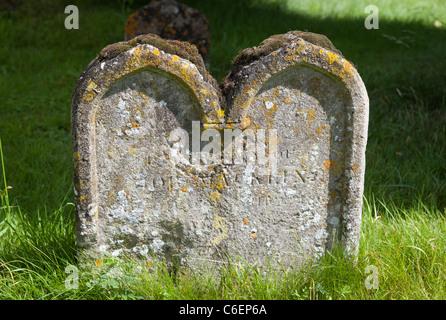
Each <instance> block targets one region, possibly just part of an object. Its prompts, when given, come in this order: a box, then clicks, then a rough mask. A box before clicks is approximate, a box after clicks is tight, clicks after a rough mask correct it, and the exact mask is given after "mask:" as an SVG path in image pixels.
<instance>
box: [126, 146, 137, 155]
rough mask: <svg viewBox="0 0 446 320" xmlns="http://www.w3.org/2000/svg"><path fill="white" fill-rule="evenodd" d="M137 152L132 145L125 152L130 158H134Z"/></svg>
mask: <svg viewBox="0 0 446 320" xmlns="http://www.w3.org/2000/svg"><path fill="white" fill-rule="evenodd" d="M137 151H138V148H136V147H135V146H134V145H132V146H130V148H129V149H128V150H127V152H128V153H129V154H130V155H132V156H134V155H135V154H136V152H137Z"/></svg>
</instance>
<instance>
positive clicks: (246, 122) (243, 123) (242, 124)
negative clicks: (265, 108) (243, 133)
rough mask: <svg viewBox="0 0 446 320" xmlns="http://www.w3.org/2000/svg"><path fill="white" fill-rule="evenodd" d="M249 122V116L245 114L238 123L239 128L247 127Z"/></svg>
mask: <svg viewBox="0 0 446 320" xmlns="http://www.w3.org/2000/svg"><path fill="white" fill-rule="evenodd" d="M250 124H251V118H250V117H249V116H247V117H245V118H244V119H243V120H242V122H241V123H240V128H242V130H244V129H246V128H248V127H249V125H250Z"/></svg>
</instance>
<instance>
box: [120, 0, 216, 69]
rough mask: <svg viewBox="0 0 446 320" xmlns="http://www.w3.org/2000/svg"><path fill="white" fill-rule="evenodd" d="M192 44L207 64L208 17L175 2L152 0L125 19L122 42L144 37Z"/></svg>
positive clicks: (208, 42) (171, 0)
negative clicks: (156, 37) (157, 36)
mask: <svg viewBox="0 0 446 320" xmlns="http://www.w3.org/2000/svg"><path fill="white" fill-rule="evenodd" d="M148 33H150V34H156V35H159V36H160V37H161V38H163V39H171V40H181V41H187V42H189V43H192V44H194V45H195V46H196V47H197V48H198V51H199V52H200V54H201V56H202V57H203V60H204V62H205V63H206V64H208V63H209V46H210V38H211V33H210V31H209V22H208V20H207V18H206V17H205V16H204V15H203V14H202V13H201V12H199V11H198V10H197V9H194V8H191V7H189V6H186V5H185V4H183V3H181V2H178V1H175V0H153V1H152V2H151V3H150V4H148V5H146V6H143V7H141V8H139V9H138V10H136V11H135V12H133V13H131V14H130V15H129V16H128V17H127V21H126V24H125V37H124V38H125V40H130V39H132V38H134V37H136V36H139V35H143V34H148Z"/></svg>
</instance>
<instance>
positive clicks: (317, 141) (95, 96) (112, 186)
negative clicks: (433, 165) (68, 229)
mask: <svg viewBox="0 0 446 320" xmlns="http://www.w3.org/2000/svg"><path fill="white" fill-rule="evenodd" d="M194 50H195V51H194ZM367 124H368V97H367V92H366V89H365V87H364V85H363V83H362V80H361V78H360V76H359V74H358V73H357V71H356V69H355V68H354V66H353V65H352V64H351V63H350V62H348V61H347V60H346V59H345V58H344V57H343V56H342V54H341V53H340V52H339V51H337V50H336V49H335V48H334V47H333V46H332V44H331V42H330V41H329V40H328V39H327V38H325V37H324V36H321V35H317V34H312V33H303V32H290V33H287V34H284V35H276V36H272V37H270V38H268V39H267V40H265V41H264V42H262V43H261V44H260V45H259V46H258V47H254V48H249V49H245V50H243V51H242V52H241V53H240V55H239V56H238V57H236V59H235V60H234V67H233V69H232V71H231V73H230V74H229V75H228V76H227V77H226V79H225V80H224V81H223V83H222V84H221V85H220V86H217V84H216V81H215V80H214V79H213V78H212V76H211V75H209V74H208V73H207V71H206V69H205V68H204V66H203V62H202V60H201V58H200V56H199V54H198V52H197V51H196V49H195V47H192V46H191V45H189V44H187V43H182V42H178V41H169V40H162V39H159V38H157V37H152V36H140V37H137V38H135V39H132V40H131V41H129V42H123V43H117V44H113V45H110V46H108V47H106V48H104V50H103V51H102V52H101V53H100V55H99V56H98V57H97V58H96V59H94V60H93V61H92V62H91V63H90V64H89V66H88V67H87V68H86V69H85V71H84V72H83V73H82V75H81V77H80V79H79V81H78V83H77V86H76V88H75V91H74V93H73V99H72V139H73V163H74V179H75V180H74V181H75V197H76V212H77V214H76V216H77V235H78V245H79V247H80V248H83V250H85V251H86V252H89V253H91V255H92V256H93V257H94V256H95V255H96V256H99V255H101V253H104V252H107V253H108V254H111V255H113V256H119V257H121V256H125V255H130V256H138V257H149V256H151V255H155V256H158V257H161V258H163V259H164V258H165V259H167V260H168V261H170V262H173V263H176V264H181V265H186V266H189V267H199V266H202V265H208V266H209V265H219V263H225V262H227V261H228V260H230V261H234V260H236V259H242V260H243V261H246V262H248V263H250V264H257V265H258V266H267V265H272V266H273V267H277V266H281V267H282V266H283V267H285V268H286V267H298V266H299V265H300V264H301V263H302V262H303V261H304V260H305V259H306V258H307V257H308V256H311V255H315V254H318V253H323V252H324V251H325V250H330V249H331V248H332V246H333V245H340V246H342V248H343V249H344V250H345V251H346V252H347V254H349V255H352V256H354V255H355V254H356V252H357V249H358V243H359V233H360V226H361V208H362V194H363V178H364V169H365V147H366V139H367Z"/></svg>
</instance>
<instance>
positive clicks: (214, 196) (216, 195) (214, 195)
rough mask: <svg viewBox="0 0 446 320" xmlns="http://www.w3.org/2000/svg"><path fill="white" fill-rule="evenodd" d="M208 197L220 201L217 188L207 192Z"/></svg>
mask: <svg viewBox="0 0 446 320" xmlns="http://www.w3.org/2000/svg"><path fill="white" fill-rule="evenodd" d="M209 199H210V200H212V201H220V199H221V194H220V192H218V191H217V190H215V191H213V192H211V193H210V194H209Z"/></svg>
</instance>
